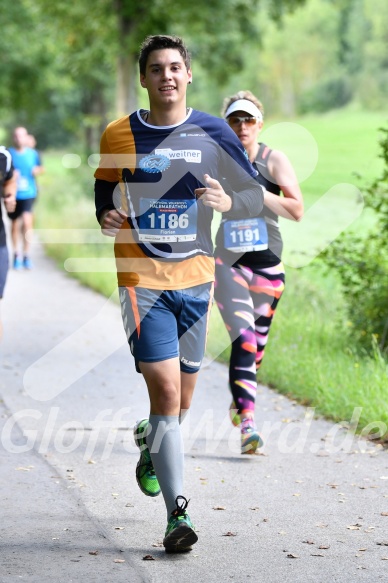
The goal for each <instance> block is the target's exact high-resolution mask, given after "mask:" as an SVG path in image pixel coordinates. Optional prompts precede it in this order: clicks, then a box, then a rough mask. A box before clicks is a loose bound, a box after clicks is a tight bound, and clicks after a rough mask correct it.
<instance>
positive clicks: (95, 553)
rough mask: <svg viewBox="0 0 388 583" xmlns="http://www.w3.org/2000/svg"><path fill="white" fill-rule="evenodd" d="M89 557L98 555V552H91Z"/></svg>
mask: <svg viewBox="0 0 388 583" xmlns="http://www.w3.org/2000/svg"><path fill="white" fill-rule="evenodd" d="M89 555H98V551H89Z"/></svg>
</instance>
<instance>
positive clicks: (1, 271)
mask: <svg viewBox="0 0 388 583" xmlns="http://www.w3.org/2000/svg"><path fill="white" fill-rule="evenodd" d="M8 261H9V259H8V249H7V247H6V245H2V246H1V247H0V299H1V298H2V297H3V293H4V287H5V282H6V279H7V272H8Z"/></svg>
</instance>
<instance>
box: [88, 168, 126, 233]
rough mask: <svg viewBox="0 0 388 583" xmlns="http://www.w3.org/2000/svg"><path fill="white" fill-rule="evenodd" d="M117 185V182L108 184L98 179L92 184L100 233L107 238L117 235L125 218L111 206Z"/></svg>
mask: <svg viewBox="0 0 388 583" xmlns="http://www.w3.org/2000/svg"><path fill="white" fill-rule="evenodd" d="M117 185H118V182H108V181H107V180H101V179H99V178H96V181H95V183H94V200H95V205H96V217H97V220H98V222H99V223H100V225H101V231H102V232H103V234H104V235H107V236H108V237H115V236H116V235H117V233H118V231H119V230H120V227H121V225H122V224H123V222H124V220H125V218H126V217H125V215H123V214H121V213H120V212H119V211H118V210H116V208H115V205H114V204H113V192H114V190H115V188H116V186H117Z"/></svg>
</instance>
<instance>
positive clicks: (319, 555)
mask: <svg viewBox="0 0 388 583" xmlns="http://www.w3.org/2000/svg"><path fill="white" fill-rule="evenodd" d="M311 556H312V557H324V556H325V555H324V554H323V553H311Z"/></svg>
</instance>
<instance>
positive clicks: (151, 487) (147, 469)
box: [133, 419, 160, 496]
mask: <svg viewBox="0 0 388 583" xmlns="http://www.w3.org/2000/svg"><path fill="white" fill-rule="evenodd" d="M148 424H149V421H148V419H142V420H141V421H137V423H136V425H135V427H134V429H133V437H134V440H135V443H136V445H137V447H138V448H139V449H140V459H139V461H138V462H137V465H136V481H137V483H138V486H139V488H140V490H141V491H142V492H143V494H145V495H146V496H158V495H159V494H160V486H159V482H158V478H157V477H156V474H155V470H154V466H153V463H152V460H151V455H150V452H149V449H148V446H147V443H146V438H145V435H146V433H147V428H148Z"/></svg>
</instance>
